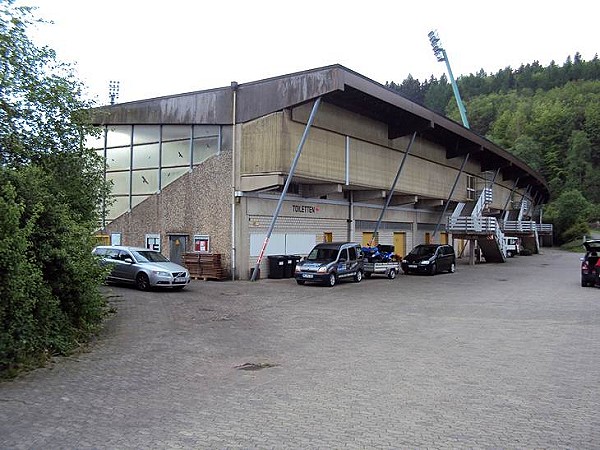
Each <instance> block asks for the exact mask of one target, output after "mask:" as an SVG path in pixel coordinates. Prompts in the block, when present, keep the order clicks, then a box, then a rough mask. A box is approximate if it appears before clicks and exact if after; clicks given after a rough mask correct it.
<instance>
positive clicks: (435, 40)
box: [427, 31, 469, 128]
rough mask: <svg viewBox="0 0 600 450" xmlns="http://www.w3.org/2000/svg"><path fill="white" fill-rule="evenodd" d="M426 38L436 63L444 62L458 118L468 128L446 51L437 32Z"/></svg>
mask: <svg viewBox="0 0 600 450" xmlns="http://www.w3.org/2000/svg"><path fill="white" fill-rule="evenodd" d="M427 36H429V42H431V47H432V48H433V54H434V55H435V57H436V58H437V60H438V62H442V61H444V62H445V63H446V69H448V76H449V77H450V84H451V85H452V90H453V91H454V97H455V98H456V103H457V104H458V112H460V118H461V119H462V122H463V125H464V126H465V127H466V128H469V121H468V120H467V111H466V110H465V105H464V104H463V102H462V100H461V98H460V93H459V92H458V85H457V84H456V81H455V80H454V75H452V69H451V68H450V61H448V55H447V54H446V50H444V47H442V44H441V42H440V38H439V36H438V34H437V31H430V32H429V33H428V35H427Z"/></svg>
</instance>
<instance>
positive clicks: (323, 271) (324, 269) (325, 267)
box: [317, 266, 327, 273]
mask: <svg viewBox="0 0 600 450" xmlns="http://www.w3.org/2000/svg"><path fill="white" fill-rule="evenodd" d="M317 272H319V273H325V272H327V266H322V267H319V268H318V269H317Z"/></svg>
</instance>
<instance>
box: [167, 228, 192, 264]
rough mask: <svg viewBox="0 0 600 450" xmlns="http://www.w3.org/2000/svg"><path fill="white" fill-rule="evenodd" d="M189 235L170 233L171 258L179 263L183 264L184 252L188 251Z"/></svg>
mask: <svg viewBox="0 0 600 450" xmlns="http://www.w3.org/2000/svg"><path fill="white" fill-rule="evenodd" d="M187 241H188V237H187V236H186V235H181V234H171V235H169V259H170V260H171V261H173V262H174V263H177V264H183V254H184V253H185V252H186V251H187Z"/></svg>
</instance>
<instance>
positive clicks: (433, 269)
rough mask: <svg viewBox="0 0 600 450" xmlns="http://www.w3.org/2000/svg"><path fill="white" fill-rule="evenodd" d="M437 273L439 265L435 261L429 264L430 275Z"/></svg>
mask: <svg viewBox="0 0 600 450" xmlns="http://www.w3.org/2000/svg"><path fill="white" fill-rule="evenodd" d="M436 273H437V265H436V264H435V263H433V264H432V265H431V266H429V275H435V274H436Z"/></svg>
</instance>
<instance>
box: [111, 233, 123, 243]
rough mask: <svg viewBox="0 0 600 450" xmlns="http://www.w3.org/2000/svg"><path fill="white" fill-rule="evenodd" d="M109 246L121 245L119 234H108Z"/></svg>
mask: <svg viewBox="0 0 600 450" xmlns="http://www.w3.org/2000/svg"><path fill="white" fill-rule="evenodd" d="M110 245H121V233H111V234H110Z"/></svg>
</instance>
